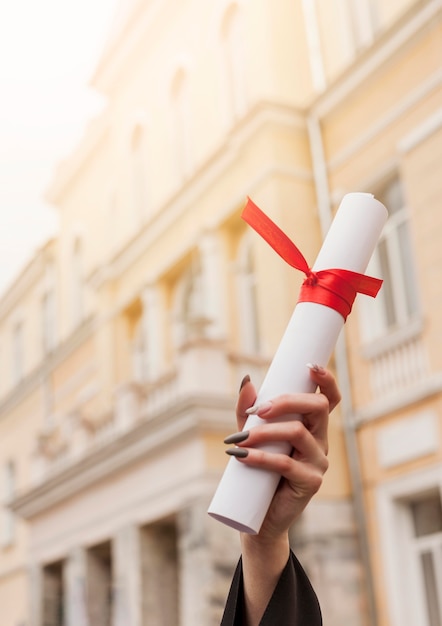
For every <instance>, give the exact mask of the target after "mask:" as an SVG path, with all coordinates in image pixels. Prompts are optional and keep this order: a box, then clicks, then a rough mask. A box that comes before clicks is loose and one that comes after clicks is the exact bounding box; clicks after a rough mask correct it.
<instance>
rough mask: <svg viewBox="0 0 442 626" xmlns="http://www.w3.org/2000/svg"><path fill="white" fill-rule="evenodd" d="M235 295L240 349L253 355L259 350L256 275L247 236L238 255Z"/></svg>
mask: <svg viewBox="0 0 442 626" xmlns="http://www.w3.org/2000/svg"><path fill="white" fill-rule="evenodd" d="M237 293H238V315H239V328H240V337H241V348H242V349H243V350H244V351H245V352H246V353H255V352H258V351H259V348H260V341H259V326H258V308H257V301H256V274H255V266H254V259H253V254H252V248H251V246H250V242H249V238H248V237H247V235H246V236H245V238H244V240H243V242H242V245H241V247H240V251H239V255H238V273H237Z"/></svg>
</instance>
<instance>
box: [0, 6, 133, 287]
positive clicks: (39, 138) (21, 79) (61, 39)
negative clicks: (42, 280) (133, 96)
mask: <svg viewBox="0 0 442 626" xmlns="http://www.w3.org/2000/svg"><path fill="white" fill-rule="evenodd" d="M123 1H124V0H123ZM118 2H119V0H0V295H1V294H3V293H4V292H5V291H6V290H7V288H8V287H9V286H10V285H11V284H12V283H13V281H14V279H15V277H16V276H17V275H18V274H19V273H20V271H21V270H22V269H23V267H24V266H25V265H26V264H27V263H28V262H29V260H30V259H31V258H32V256H33V254H34V253H35V251H36V250H37V249H38V248H39V247H40V246H41V245H43V244H44V242H45V241H47V240H48V239H49V238H50V237H51V236H53V235H54V234H55V233H56V232H57V211H56V209H55V208H54V207H51V206H50V205H49V204H48V203H47V202H46V201H45V198H44V195H45V191H46V190H47V189H48V188H49V184H50V183H51V181H52V179H53V176H54V172H55V168H56V166H57V164H58V163H59V162H60V161H62V160H63V158H64V157H65V156H67V155H69V153H70V152H71V151H72V150H73V148H74V147H75V146H76V145H77V144H78V142H79V141H80V139H81V137H82V135H83V131H84V128H85V125H86V124H87V122H88V120H90V119H91V118H93V117H95V116H96V115H98V114H99V111H100V110H101V109H102V108H103V106H105V101H104V99H103V97H102V96H100V94H98V93H96V92H95V91H94V90H93V89H92V88H91V87H90V85H89V82H90V79H91V77H92V75H93V72H94V69H95V67H96V65H97V63H98V61H99V59H100V56H101V52H102V50H103V47H104V45H105V43H106V38H107V36H108V34H109V32H110V29H111V25H112V22H113V18H114V15H115V11H116V7H117V4H118Z"/></svg>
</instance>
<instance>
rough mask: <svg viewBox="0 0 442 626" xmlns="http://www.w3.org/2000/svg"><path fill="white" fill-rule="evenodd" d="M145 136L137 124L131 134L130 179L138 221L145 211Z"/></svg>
mask: <svg viewBox="0 0 442 626" xmlns="http://www.w3.org/2000/svg"><path fill="white" fill-rule="evenodd" d="M145 143H146V138H145V133H144V129H143V128H142V126H141V125H140V124H138V125H137V126H136V128H135V130H134V132H133V134H132V144H131V151H132V155H131V156H132V179H133V202H134V215H135V219H136V221H137V222H138V221H139V220H140V219H142V218H143V216H144V215H146V211H147V167H146V146H145Z"/></svg>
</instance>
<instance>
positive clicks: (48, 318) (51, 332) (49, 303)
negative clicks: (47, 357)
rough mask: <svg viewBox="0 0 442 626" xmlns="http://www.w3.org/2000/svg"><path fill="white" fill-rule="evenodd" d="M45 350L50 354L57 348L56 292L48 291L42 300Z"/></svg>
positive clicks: (45, 352)
mask: <svg viewBox="0 0 442 626" xmlns="http://www.w3.org/2000/svg"><path fill="white" fill-rule="evenodd" d="M41 310H42V341H43V352H44V354H48V353H50V352H52V350H53V349H54V348H55V343H56V342H55V293H54V291H53V290H52V289H51V290H50V291H47V292H46V293H45V294H44V295H43V297H42V301H41Z"/></svg>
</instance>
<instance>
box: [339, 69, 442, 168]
mask: <svg viewBox="0 0 442 626" xmlns="http://www.w3.org/2000/svg"><path fill="white" fill-rule="evenodd" d="M441 87H442V70H439V71H437V72H435V73H434V74H432V75H431V76H430V77H429V78H428V79H427V80H426V81H424V82H422V83H420V85H419V87H418V88H416V89H414V91H412V92H411V93H409V94H408V95H407V96H406V97H405V98H403V99H402V101H401V102H399V104H398V105H397V106H395V107H393V108H392V109H390V110H389V111H387V113H386V114H385V115H384V116H383V117H381V118H380V119H378V120H377V121H376V122H375V123H374V124H372V125H371V126H369V127H368V129H367V130H366V131H365V132H362V133H360V134H359V135H358V139H357V140H356V141H353V142H352V143H350V144H348V145H347V146H345V148H343V149H342V150H341V151H340V152H338V153H337V154H336V155H335V156H334V157H333V158H332V159H330V160H329V162H328V169H329V171H333V170H334V169H337V168H339V167H340V166H341V165H342V164H343V163H346V162H347V161H349V160H350V159H351V157H352V156H354V154H355V153H357V152H360V151H361V149H362V148H363V147H364V146H366V145H367V144H368V143H370V142H371V141H373V139H375V137H377V136H378V135H380V134H381V133H382V132H383V131H384V130H385V129H387V128H390V127H391V126H392V125H393V124H394V122H396V121H397V120H398V119H399V118H400V117H401V116H403V115H404V114H405V113H407V111H409V110H410V109H413V108H414V107H415V106H416V105H417V104H419V102H421V101H422V100H423V99H425V98H427V97H428V96H429V94H431V92H434V91H437V90H439V89H441Z"/></svg>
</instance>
